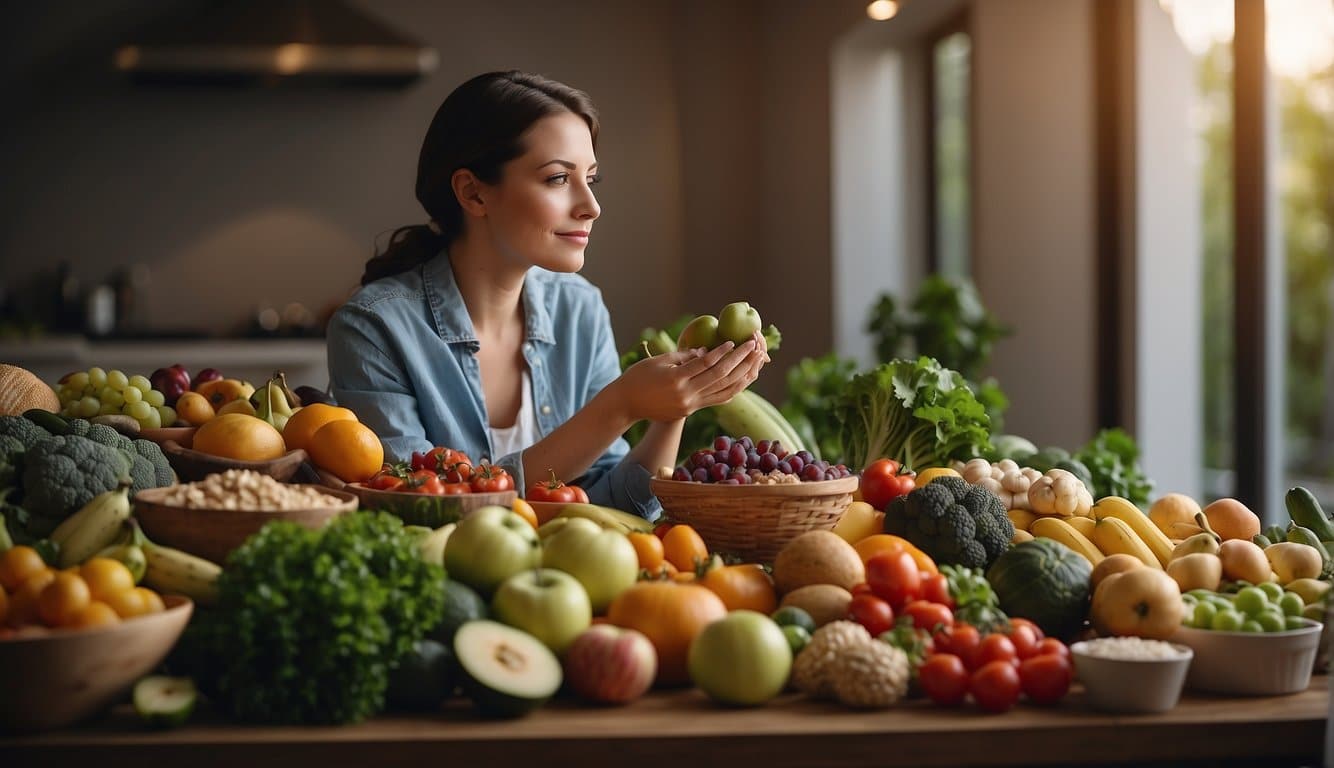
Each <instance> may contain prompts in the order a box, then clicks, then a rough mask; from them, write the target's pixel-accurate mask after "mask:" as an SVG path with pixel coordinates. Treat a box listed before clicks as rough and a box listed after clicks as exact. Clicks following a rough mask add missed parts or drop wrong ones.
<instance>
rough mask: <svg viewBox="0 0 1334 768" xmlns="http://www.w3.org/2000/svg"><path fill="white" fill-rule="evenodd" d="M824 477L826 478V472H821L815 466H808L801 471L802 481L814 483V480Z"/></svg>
mask: <svg viewBox="0 0 1334 768" xmlns="http://www.w3.org/2000/svg"><path fill="white" fill-rule="evenodd" d="M823 477H824V472H822V471H820V468H819V467H817V466H815V465H814V464H807V465H806V466H805V467H803V468H802V470H801V479H802V480H810V481H814V480H819V479H821V478H823Z"/></svg>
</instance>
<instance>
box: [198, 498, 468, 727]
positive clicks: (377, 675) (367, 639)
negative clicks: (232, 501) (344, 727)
mask: <svg viewBox="0 0 1334 768" xmlns="http://www.w3.org/2000/svg"><path fill="white" fill-rule="evenodd" d="M218 592H219V599H218V604H217V606H216V607H215V608H213V609H212V610H210V611H209V612H208V613H207V614H206V615H201V616H200V617H199V618H198V620H197V621H196V622H195V623H194V624H193V625H192V626H191V628H190V632H189V633H188V636H187V641H188V642H189V643H190V644H191V645H192V646H193V647H192V648H191V649H190V651H189V652H187V654H186V657H187V658H188V659H189V662H188V663H189V664H190V665H191V666H192V667H197V668H193V669H191V670H190V671H191V672H192V673H193V674H195V675H196V677H197V678H201V679H199V680H198V681H199V682H201V683H202V684H203V687H204V688H205V690H206V691H208V693H209V694H210V695H211V696H212V698H213V700H214V701H215V702H216V703H217V704H219V705H220V706H221V707H222V708H223V709H224V710H226V711H227V712H229V713H230V714H231V715H232V716H233V717H235V718H236V719H238V720H246V721H254V722H265V723H349V722H356V721H358V720H362V719H364V718H366V717H369V716H371V715H373V714H375V713H377V712H379V711H380V710H381V709H382V708H383V707H384V698H385V690H386V688H387V686H388V678H389V671H390V670H391V669H392V668H393V667H395V666H396V665H397V664H398V662H399V660H400V659H402V658H403V657H404V656H405V655H406V654H407V653H408V651H409V650H411V649H412V647H413V645H414V644H415V643H416V642H417V641H418V640H419V639H421V638H422V637H424V636H425V635H426V633H427V632H428V631H429V630H430V629H431V628H433V627H434V626H435V625H436V624H437V623H439V621H440V618H441V615H442V613H443V611H444V571H443V570H442V569H441V568H440V566H438V565H432V564H429V563H426V562H424V561H422V559H421V557H420V556H419V554H418V551H417V546H416V544H415V543H414V540H413V539H412V538H411V537H410V535H409V534H407V533H405V532H404V531H403V524H402V522H401V521H400V520H399V519H398V518H396V517H394V516H392V515H389V514H386V513H383V512H357V513H353V514H349V515H344V516H342V517H339V518H337V519H335V520H334V521H333V522H331V523H330V524H329V525H328V526H326V527H325V528H324V529H322V530H319V531H311V530H308V529H306V528H303V527H301V526H299V525H297V524H295V523H290V522H275V523H270V524H268V525H266V526H265V527H264V529H263V530H261V531H260V532H259V533H257V534H256V535H254V536H252V537H251V538H250V539H249V540H247V541H246V543H245V544H243V545H242V546H241V547H240V548H238V549H237V550H236V551H235V552H233V553H232V555H231V556H230V557H229V558H228V561H227V566H226V568H225V569H224V570H223V574H222V576H221V578H220V579H219V582H218Z"/></svg>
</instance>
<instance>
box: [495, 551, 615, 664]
mask: <svg viewBox="0 0 1334 768" xmlns="http://www.w3.org/2000/svg"><path fill="white" fill-rule="evenodd" d="M491 616H492V617H493V618H495V619H498V620H499V621H501V622H502V623H504V624H508V625H510V626H511V627H514V628H516V629H522V630H523V631H525V632H527V633H528V634H530V635H532V636H533V637H536V638H537V639H538V640H541V641H542V644H543V645H545V646H546V647H548V648H550V649H551V650H552V652H553V653H555V654H556V655H557V656H559V655H561V654H563V653H565V649H566V648H569V647H570V644H571V643H573V642H574V639H575V638H576V637H578V636H579V634H580V633H581V632H583V631H584V630H585V629H588V627H589V625H590V624H592V622H593V608H592V607H591V606H590V605H589V602H588V593H587V592H586V591H584V587H583V585H582V584H580V583H579V581H578V580H577V579H575V578H574V577H573V576H571V575H570V574H568V573H565V572H564V571H558V570H556V569H554V568H533V569H531V570H526V571H520V572H519V573H516V574H514V575H513V576H510V577H509V578H508V579H505V581H504V582H503V583H502V584H501V585H500V586H499V587H498V588H497V589H496V596H495V597H494V598H493V599H492V600H491Z"/></svg>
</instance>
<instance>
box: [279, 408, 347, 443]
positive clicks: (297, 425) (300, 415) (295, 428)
mask: <svg viewBox="0 0 1334 768" xmlns="http://www.w3.org/2000/svg"><path fill="white" fill-rule="evenodd" d="M344 420H347V421H356V420H357V414H355V413H353V412H352V411H351V410H349V409H347V408H340V407H338V406H336V405H328V404H326V403H311V404H310V405H307V406H303V407H301V408H299V409H297V411H296V413H294V414H292V416H291V418H289V419H288V420H287V426H285V427H283V440H285V441H287V447H288V448H289V449H291V450H296V449H297V448H300V449H302V450H305V451H309V450H310V441H311V438H312V437H314V436H315V433H316V432H318V431H319V429H320V427H322V426H324V425H325V424H328V423H329V422H331V421H344Z"/></svg>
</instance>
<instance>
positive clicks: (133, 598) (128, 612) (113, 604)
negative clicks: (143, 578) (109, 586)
mask: <svg viewBox="0 0 1334 768" xmlns="http://www.w3.org/2000/svg"><path fill="white" fill-rule="evenodd" d="M104 602H105V603H106V604H107V606H108V607H109V608H111V610H113V611H115V612H116V615H117V616H119V617H121V618H122V619H132V618H134V617H135V616H142V615H144V614H145V613H149V610H148V609H149V606H147V605H145V604H144V596H143V595H141V594H140V593H139V590H138V589H127V590H125V591H124V592H117V593H115V594H113V595H107V597H106V598H105V599H104Z"/></svg>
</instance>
